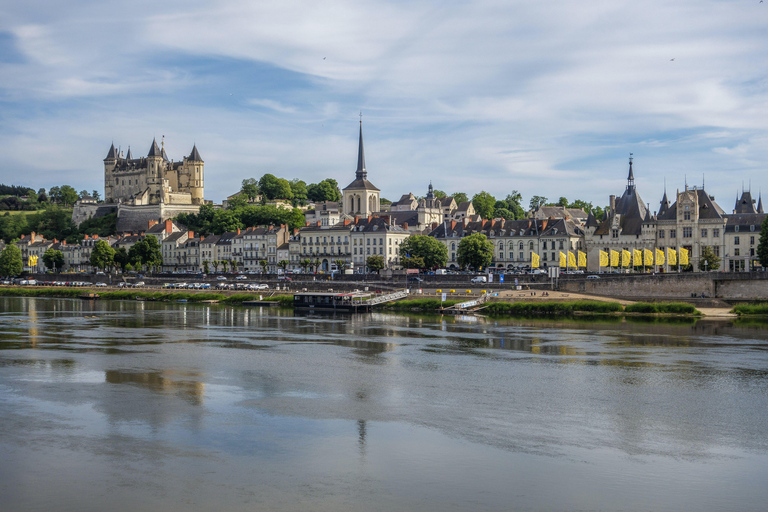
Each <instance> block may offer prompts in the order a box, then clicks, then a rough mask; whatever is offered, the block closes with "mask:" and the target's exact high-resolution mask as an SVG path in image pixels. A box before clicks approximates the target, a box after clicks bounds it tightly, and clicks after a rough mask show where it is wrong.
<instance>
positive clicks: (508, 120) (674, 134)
mask: <svg viewBox="0 0 768 512" xmlns="http://www.w3.org/2000/svg"><path fill="white" fill-rule="evenodd" d="M767 28H768V2H766V3H760V1H759V0H748V1H747V0H739V1H735V0H734V1H726V0H721V1H713V0H697V1H692V0H677V1H675V2H669V1H668V0H645V1H643V2H637V1H632V2H630V1H624V0H611V1H603V0H592V1H589V2H573V1H569V2H566V1H561V0H550V1H547V2H531V1H514V0H487V1H486V0H479V1H456V0H442V1H431V0H409V1H388V2H383V1H377V0H355V1H352V0H349V1H348V0H335V1H322V0H319V1H317V0H316V1H313V2H308V1H297V0H281V1H278V2H272V1H268V0H259V1H258V2H243V1H232V0H219V1H207V0H184V1H178V0H166V1H164V2H155V1H151V2H150V1H145V0H134V1H131V2H124V1H115V0H92V1H85V0H71V1H68V2H60V1H51V0H27V1H25V2H18V1H12V0H0V154H2V156H3V163H2V166H1V167H0V183H5V184H18V185H27V186H30V187H32V188H35V189H38V188H41V187H42V188H49V187H51V186H54V185H64V184H70V185H72V186H74V187H75V188H76V189H77V190H81V189H87V190H93V189H96V190H99V191H100V193H102V194H103V189H104V182H103V176H104V175H103V159H104V158H105V157H106V155H107V152H108V150H109V147H110V144H111V143H113V142H114V144H115V146H116V147H118V146H119V147H120V148H121V149H122V150H123V151H124V152H127V149H128V147H130V148H131V151H132V153H133V156H134V157H137V156H141V155H146V154H147V152H148V151H149V149H150V146H151V144H152V140H153V138H157V140H158V142H160V141H161V140H162V139H163V137H164V140H165V149H166V152H167V153H168V156H169V158H172V159H174V160H180V159H181V158H182V157H183V156H186V155H189V153H190V152H191V150H192V146H193V145H194V144H196V145H197V148H198V150H199V151H200V154H201V156H202V158H203V160H204V161H205V196H206V199H211V200H214V201H216V202H220V201H221V200H222V199H224V198H225V197H226V196H227V195H229V194H232V193H234V192H236V191H238V190H239V189H240V185H241V183H242V180H243V179H246V178H250V177H254V178H257V179H258V178H259V177H261V176H262V175H263V174H265V173H272V174H275V175H276V176H280V177H284V178H287V179H293V178H299V179H302V180H304V181H306V182H307V183H308V184H309V183H316V182H319V181H320V180H322V179H325V178H333V179H336V180H337V181H338V182H339V184H340V185H341V187H344V186H346V185H347V184H348V183H349V182H351V181H352V180H353V179H354V174H355V169H356V165H357V143H358V129H359V123H360V119H361V118H360V117H359V116H360V113H362V127H363V137H364V141H365V142H364V143H365V156H366V167H367V170H368V178H369V180H370V181H371V182H372V183H374V184H375V185H376V186H377V187H378V188H380V189H381V191H382V197H386V198H388V199H390V200H396V199H398V198H399V197H400V196H401V195H402V194H407V193H408V192H413V193H414V194H415V195H417V196H418V195H424V194H425V193H426V190H427V187H428V185H429V183H430V181H431V182H432V183H433V185H434V187H435V188H436V189H438V190H443V191H445V192H447V193H449V194H451V193H453V192H466V193H467V194H469V195H470V196H472V195H474V194H475V193H477V192H480V191H482V190H485V191H487V192H490V193H491V194H493V195H494V196H496V197H497V198H503V197H505V196H506V195H507V194H509V193H510V192H511V191H513V190H517V191H519V192H520V193H521V194H522V195H523V199H524V202H526V204H527V202H528V200H529V199H530V197H531V196H532V195H540V196H545V197H547V198H549V199H550V200H551V201H556V200H557V199H558V198H559V197H561V196H564V197H567V198H568V199H569V200H574V199H582V200H585V201H588V202H592V203H593V204H595V205H606V204H607V203H608V196H609V195H610V194H617V195H620V194H621V193H622V192H623V189H624V187H625V185H626V178H627V170H628V158H629V155H630V153H632V154H633V156H634V174H635V180H636V184H637V189H638V192H639V194H640V196H641V197H642V198H643V199H644V201H645V202H647V203H650V204H651V210H652V211H655V210H657V209H658V205H659V201H660V200H661V196H662V194H663V192H664V187H665V183H666V188H667V190H668V191H669V192H670V193H673V192H674V191H675V190H676V189H683V188H684V187H685V184H686V181H687V183H688V185H689V186H694V185H696V186H701V184H702V182H704V183H705V184H706V189H707V190H708V191H709V193H710V194H711V195H714V196H715V197H716V200H717V202H718V203H719V204H720V205H721V206H722V207H723V208H724V209H725V210H726V211H727V212H729V211H731V209H732V208H733V202H734V201H735V198H736V195H737V193H740V192H741V190H742V188H744V189H750V188H751V190H752V192H753V195H754V196H755V197H757V194H758V193H760V192H762V191H763V189H765V192H766V193H767V194H768V178H766V166H767V165H768V51H766V50H767V49H768V30H766V29H767Z"/></svg>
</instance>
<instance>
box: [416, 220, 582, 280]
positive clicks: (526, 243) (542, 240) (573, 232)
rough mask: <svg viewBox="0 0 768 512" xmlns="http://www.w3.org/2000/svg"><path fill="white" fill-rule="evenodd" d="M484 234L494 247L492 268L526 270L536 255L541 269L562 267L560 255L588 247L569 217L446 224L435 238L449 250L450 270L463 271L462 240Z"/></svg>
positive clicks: (439, 227)
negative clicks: (460, 253) (459, 254)
mask: <svg viewBox="0 0 768 512" xmlns="http://www.w3.org/2000/svg"><path fill="white" fill-rule="evenodd" d="M475 233H480V234H482V235H485V237H486V238H487V239H488V240H489V241H490V242H491V243H492V244H493V260H492V263H491V266H492V267H495V268H499V269H501V268H504V269H508V270H511V269H516V268H524V267H529V266H531V265H532V260H533V258H534V256H533V255H534V254H535V255H537V256H538V257H539V263H540V265H541V266H545V267H546V266H551V265H555V266H556V265H558V263H559V261H560V260H559V255H560V252H564V253H565V252H567V251H580V250H583V247H584V245H583V244H584V231H583V230H582V228H581V227H580V226H579V225H578V224H577V223H576V222H574V220H572V219H570V218H568V219H565V218H560V219H521V220H505V219H493V220H486V219H483V220H479V221H470V220H468V219H467V218H464V219H462V220H461V221H450V222H449V221H446V222H443V223H442V224H440V225H438V226H437V227H435V228H434V229H433V230H432V231H431V232H430V233H429V236H431V237H434V238H435V239H437V240H438V241H440V242H441V243H443V244H444V245H445V246H446V249H447V250H448V263H447V265H446V266H447V268H449V269H457V268H459V261H458V247H459V244H460V243H461V240H462V238H464V237H466V236H469V235H472V234H475Z"/></svg>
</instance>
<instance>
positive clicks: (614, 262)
mask: <svg viewBox="0 0 768 512" xmlns="http://www.w3.org/2000/svg"><path fill="white" fill-rule="evenodd" d="M611 266H612V267H618V266H619V252H618V251H614V250H613V249H611Z"/></svg>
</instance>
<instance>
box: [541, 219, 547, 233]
mask: <svg viewBox="0 0 768 512" xmlns="http://www.w3.org/2000/svg"><path fill="white" fill-rule="evenodd" d="M548 223H549V219H544V220H543V221H541V230H542V231H544V230H545V229H547V224H548Z"/></svg>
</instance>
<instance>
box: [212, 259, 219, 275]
mask: <svg viewBox="0 0 768 512" xmlns="http://www.w3.org/2000/svg"><path fill="white" fill-rule="evenodd" d="M213 270H214V272H216V273H218V272H219V260H213Z"/></svg>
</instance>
